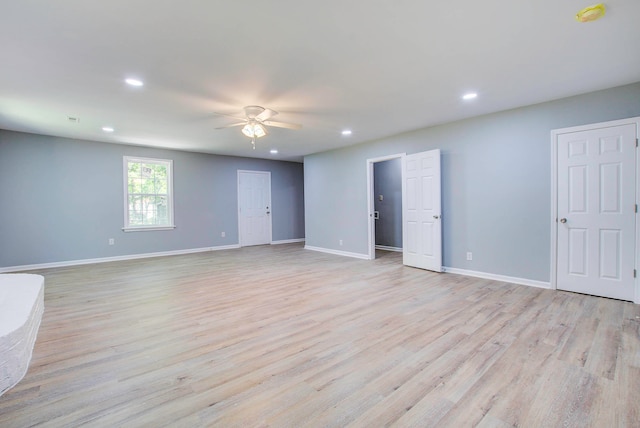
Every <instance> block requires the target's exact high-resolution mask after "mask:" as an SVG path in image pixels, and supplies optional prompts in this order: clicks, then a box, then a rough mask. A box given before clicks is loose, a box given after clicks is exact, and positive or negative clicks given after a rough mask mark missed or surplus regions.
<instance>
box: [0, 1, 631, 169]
mask: <svg viewBox="0 0 640 428" xmlns="http://www.w3.org/2000/svg"><path fill="white" fill-rule="evenodd" d="M591 1H593V0H564V1H560V2H559V1H557V0H536V1H533V0H517V1H508V0H484V1H479V0H457V1H448V2H445V1H442V2H435V1H427V0H393V1H391V0H384V1H383V0H366V1H365V0H352V1H350V0H324V1H319V2H308V1H304V0H297V1H295V0H273V1H264V0H261V1H254V0H237V1H211V0H208V1H205V0H181V1H177V0H175V1H172V0H107V1H101V2H98V1H87V0H59V1H51V0H5V1H3V2H2V4H1V5H0V128H4V129H9V130H17V131H25V132H33V133H39V134H47V135H55V136H64V137H72V138H80V139H89V140H97V141H106V142H114V143H125V144H136V145H148V146H156V147H167V148H174V149H180V150H189V151H197V152H205V153H217V154H225V155H237V156H249V157H261V158H275V159H282V160H295V161H300V160H301V159H302V156H304V155H307V154H310V153H315V152H319V151H324V150H327V149H332V148H337V147H343V146H347V145H351V144H356V143H360V142H363V141H368V140H372V139H377V138H382V137H385V136H389V135H393V134H397V133H400V132H404V131H409V130H414V129H419V128H423V127H426V126H430V125H434V124H438V123H443V122H449V121H453V120H457V119H461V118H466V117H470V116H476V115H481V114H485V113H490V112H495V111H500V110H504V109H509V108H514V107H518V106H523V105H529V104H534V103H539V102H543V101H548V100H551V99H557V98H562V97H565V96H570V95H575V94H580V93H585V92H590V91H594V90H598V89H604V88H608V87H613V86H618V85H622V84H627V83H633V82H637V81H640V55H639V54H638V53H639V48H638V46H639V45H640V25H638V17H639V16H640V1H638V0H610V1H607V3H606V5H607V7H608V9H607V14H606V16H605V17H604V18H602V19H601V20H599V21H596V22H591V23H586V24H582V23H578V22H577V21H576V20H575V19H574V15H575V14H576V13H577V11H578V10H580V9H581V8H583V7H586V6H589V5H590V4H592V3H591ZM131 76H133V77H138V78H140V79H142V80H143V81H144V82H145V85H144V87H142V88H132V87H129V86H127V85H126V84H125V83H124V79H125V78H126V77H131ZM468 91H475V92H477V93H478V95H479V96H478V98H477V99H476V100H474V101H471V102H464V101H462V100H461V98H460V97H461V96H462V95H463V94H464V93H465V92H468ZM252 104H255V105H260V106H264V107H268V108H271V109H274V110H277V111H279V112H280V114H279V115H278V116H276V117H275V118H274V120H280V121H288V122H295V123H300V124H302V125H303V128H302V129H301V130H289V129H272V130H271V132H270V134H269V135H268V136H266V137H264V138H262V139H260V140H258V142H257V149H256V150H255V151H254V150H252V149H251V144H250V141H249V139H248V138H246V137H244V136H243V135H242V134H241V133H240V128H229V129H223V130H215V129H214V128H216V127H219V126H222V125H225V124H228V123H231V122H233V121H234V120H233V119H231V118H228V117H224V116H217V115H215V114H214V112H222V113H231V114H234V113H239V112H240V111H241V109H242V107H243V106H246V105H252ZM68 116H74V117H78V118H80V122H79V123H77V124H74V123H71V122H69V121H68V119H67V117H68ZM105 125H110V126H113V127H114V128H115V132H114V133H112V134H107V133H104V132H103V131H102V130H101V128H102V126H105ZM345 128H349V129H352V130H353V134H352V135H351V136H350V137H344V136H342V135H341V134H340V131H341V130H343V129H345ZM271 148H277V149H279V151H280V153H279V154H278V155H275V156H274V155H270V154H269V149H271Z"/></svg>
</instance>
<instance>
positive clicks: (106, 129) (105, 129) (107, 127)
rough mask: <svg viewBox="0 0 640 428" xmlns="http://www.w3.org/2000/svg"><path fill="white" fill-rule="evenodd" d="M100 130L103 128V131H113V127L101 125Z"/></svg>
mask: <svg viewBox="0 0 640 428" xmlns="http://www.w3.org/2000/svg"><path fill="white" fill-rule="evenodd" d="M102 130H103V131H104V132H113V131H115V129H113V128H112V127H110V126H103V127H102Z"/></svg>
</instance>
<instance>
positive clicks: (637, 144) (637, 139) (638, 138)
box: [636, 138, 639, 147]
mask: <svg viewBox="0 0 640 428" xmlns="http://www.w3.org/2000/svg"><path fill="white" fill-rule="evenodd" d="M638 140H639V138H636V147H638Z"/></svg>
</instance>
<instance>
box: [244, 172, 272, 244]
mask: <svg viewBox="0 0 640 428" xmlns="http://www.w3.org/2000/svg"><path fill="white" fill-rule="evenodd" d="M238 227H239V229H240V246H241V247H246V246H249V245H263V244H270V243H271V173H270V172H263V171H238Z"/></svg>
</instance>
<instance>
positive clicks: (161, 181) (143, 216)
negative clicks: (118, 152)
mask: <svg viewBox="0 0 640 428" xmlns="http://www.w3.org/2000/svg"><path fill="white" fill-rule="evenodd" d="M123 164H124V165H123V166H124V168H123V169H124V207H125V208H124V228H123V230H125V231H132V230H159V229H173V228H174V227H175V226H174V224H173V175H172V166H173V161H171V160H165V159H145V158H133V157H128V156H125V157H124V162H123Z"/></svg>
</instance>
